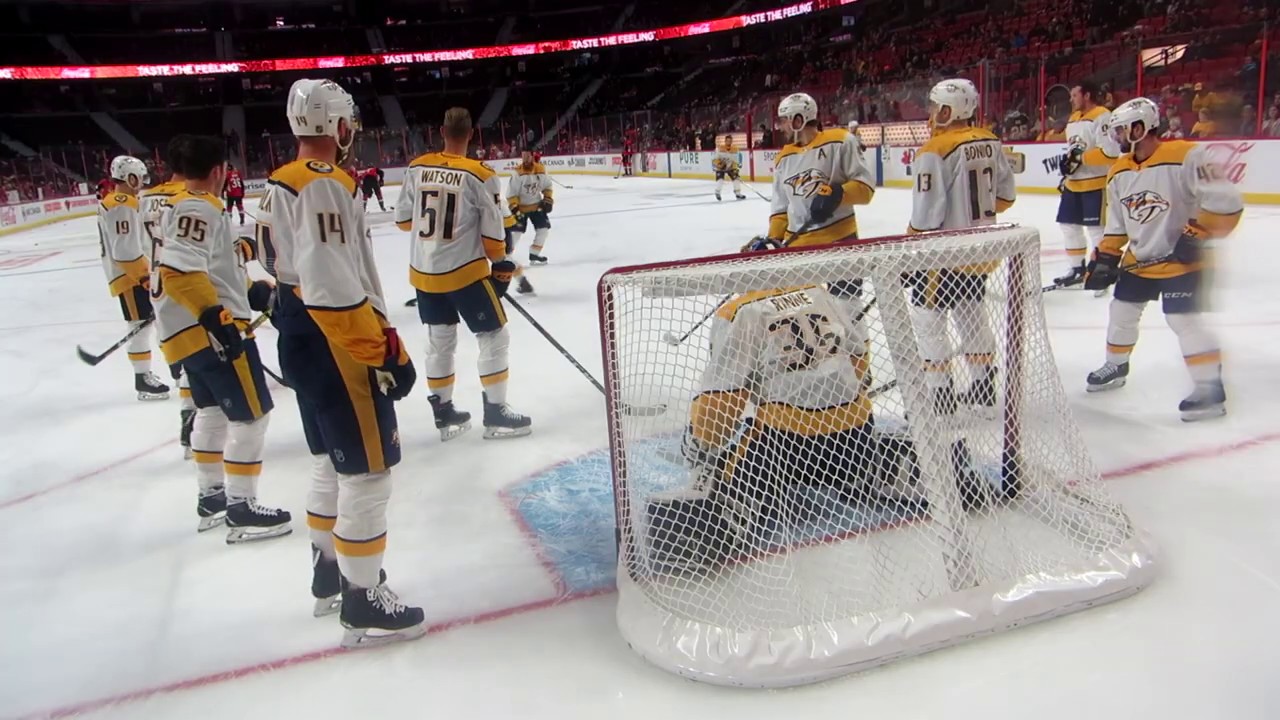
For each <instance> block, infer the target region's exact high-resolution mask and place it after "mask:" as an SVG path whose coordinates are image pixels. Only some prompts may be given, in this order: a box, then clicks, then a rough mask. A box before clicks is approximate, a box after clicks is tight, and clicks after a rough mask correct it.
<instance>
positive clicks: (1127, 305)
mask: <svg viewBox="0 0 1280 720" xmlns="http://www.w3.org/2000/svg"><path fill="white" fill-rule="evenodd" d="M1146 308H1147V304H1146V303H1133V302H1125V301H1123V300H1112V301H1111V316H1110V318H1109V319H1108V320H1107V362H1109V363H1115V364H1116V365H1123V364H1125V363H1127V362H1129V356H1130V355H1132V354H1133V346H1134V345H1137V344H1138V321H1139V320H1141V319H1142V311H1143V310H1145V309H1146ZM1171 324H1172V323H1171Z"/></svg>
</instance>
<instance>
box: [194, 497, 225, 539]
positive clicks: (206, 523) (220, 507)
mask: <svg viewBox="0 0 1280 720" xmlns="http://www.w3.org/2000/svg"><path fill="white" fill-rule="evenodd" d="M196 515H199V516H200V524H199V525H196V532H204V531H206V530H212V529H214V528H216V527H218V526H219V525H221V524H222V523H223V521H225V520H226V519H227V494H226V492H224V491H223V489H222V488H214V489H213V490H210V491H208V492H206V493H203V494H201V495H200V498H199V499H198V500H196Z"/></svg>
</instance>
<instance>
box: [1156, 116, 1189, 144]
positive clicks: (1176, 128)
mask: <svg viewBox="0 0 1280 720" xmlns="http://www.w3.org/2000/svg"><path fill="white" fill-rule="evenodd" d="M1167 117H1168V118H1169V128H1168V129H1167V130H1165V131H1164V132H1162V133H1160V139H1161V140H1182V139H1183V138H1185V137H1186V136H1187V134H1186V133H1184V132H1182V118H1181V117H1180V116H1178V115H1168V116H1167Z"/></svg>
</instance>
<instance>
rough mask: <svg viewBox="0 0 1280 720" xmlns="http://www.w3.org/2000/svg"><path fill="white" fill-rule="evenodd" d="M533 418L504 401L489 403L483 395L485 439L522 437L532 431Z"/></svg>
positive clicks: (486, 396)
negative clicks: (513, 408) (522, 413)
mask: <svg viewBox="0 0 1280 720" xmlns="http://www.w3.org/2000/svg"><path fill="white" fill-rule="evenodd" d="M532 424H533V420H532V419H530V418H529V416H527V415H521V414H520V413H518V412H516V411H515V410H512V409H511V406H510V405H508V404H506V403H491V402H489V396H488V395H485V396H484V438H485V439H486V440H495V439H506V438H514V437H523V436H525V435H528V434H529V433H531V432H533V428H532V427H531V425H532Z"/></svg>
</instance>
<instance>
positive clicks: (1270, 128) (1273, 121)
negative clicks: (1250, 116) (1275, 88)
mask: <svg viewBox="0 0 1280 720" xmlns="http://www.w3.org/2000/svg"><path fill="white" fill-rule="evenodd" d="M1262 137H1280V105H1272V106H1271V107H1269V108H1267V119H1266V120H1263V121H1262Z"/></svg>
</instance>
